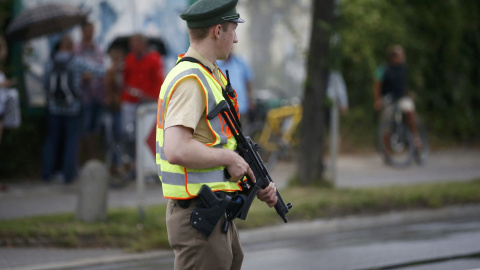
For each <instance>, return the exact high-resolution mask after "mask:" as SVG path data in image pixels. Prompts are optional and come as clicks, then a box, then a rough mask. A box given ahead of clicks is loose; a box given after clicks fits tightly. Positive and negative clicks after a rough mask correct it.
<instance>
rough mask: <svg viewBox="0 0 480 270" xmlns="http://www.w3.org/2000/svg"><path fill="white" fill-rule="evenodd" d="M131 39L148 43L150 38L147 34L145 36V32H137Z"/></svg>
mask: <svg viewBox="0 0 480 270" xmlns="http://www.w3.org/2000/svg"><path fill="white" fill-rule="evenodd" d="M130 39H132V40H139V41H141V42H143V43H144V44H147V43H148V39H147V37H146V36H144V35H143V34H140V33H136V34H133V35H132V36H131V37H130Z"/></svg>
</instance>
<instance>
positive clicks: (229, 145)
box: [156, 61, 241, 200]
mask: <svg viewBox="0 0 480 270" xmlns="http://www.w3.org/2000/svg"><path fill="white" fill-rule="evenodd" d="M219 73H220V74H219V77H220V78H221V80H222V81H223V83H224V85H226V83H227V80H226V79H225V76H224V75H223V74H222V73H221V72H219ZM186 78H194V79H196V80H197V81H198V83H199V84H200V86H201V88H202V89H203V91H204V96H205V98H206V100H205V107H206V108H205V109H206V115H208V114H209V113H210V112H211V111H213V109H214V108H215V106H217V104H218V103H220V102H221V101H222V100H225V99H224V97H223V95H222V85H221V84H220V83H219V82H218V81H217V80H216V79H215V77H214V76H213V75H212V74H211V73H210V72H209V71H207V70H206V69H205V68H204V67H203V66H202V65H200V64H197V63H193V62H188V61H182V62H180V63H178V64H177V65H176V66H175V67H174V68H173V69H172V70H171V71H170V72H169V73H168V75H167V77H166V78H165V81H164V82H163V84H162V87H161V90H160V96H159V98H158V107H157V134H156V144H157V147H156V163H157V166H158V175H159V177H160V180H161V181H162V189H163V196H164V197H165V198H171V199H180V200H181V199H190V198H193V197H196V196H197V193H198V191H199V190H200V188H201V187H202V185H208V186H209V187H210V188H211V189H212V190H213V191H219V190H221V191H227V192H228V191H237V190H241V187H240V185H239V182H231V181H229V180H228V179H227V178H226V177H225V173H224V169H225V167H223V166H221V167H215V168H208V169H200V170H198V169H197V170H195V169H189V168H185V167H183V166H180V165H174V164H170V163H169V162H168V161H167V158H166V157H165V152H164V126H163V123H164V121H165V116H166V112H167V108H168V103H169V101H170V98H171V96H172V94H173V92H174V89H175V88H176V86H177V85H178V83H180V82H181V81H182V80H184V79H186ZM231 100H232V103H233V104H234V106H235V108H236V109H237V111H238V104H237V103H236V99H231ZM185 109H188V108H185ZM205 121H207V123H208V126H209V128H210V130H211V132H212V134H213V135H214V137H215V141H214V142H213V143H210V144H206V146H208V147H213V148H226V149H231V150H235V149H236V148H237V141H236V140H235V138H234V137H233V136H232V133H231V131H230V129H229V128H228V126H227V125H226V123H225V120H224V119H223V117H222V116H221V115H217V116H216V117H215V118H214V119H212V120H208V119H205Z"/></svg>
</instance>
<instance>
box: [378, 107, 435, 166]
mask: <svg viewBox="0 0 480 270" xmlns="http://www.w3.org/2000/svg"><path fill="white" fill-rule="evenodd" d="M391 105H392V113H391V114H390V115H389V116H388V117H387V118H385V119H383V120H382V121H381V122H380V125H379V128H378V132H377V147H378V149H379V151H380V154H381V155H382V158H383V160H384V162H385V163H386V164H387V165H390V166H392V167H395V168H405V167H407V166H409V165H411V163H412V162H413V160H415V161H416V163H417V164H418V165H423V164H425V162H426V161H427V159H428V155H429V146H428V139H427V132H426V129H425V126H424V125H423V122H422V120H421V119H420V117H419V116H417V119H416V122H417V129H418V135H419V138H420V140H421V143H422V146H421V147H415V143H414V139H413V135H412V133H411V131H410V129H409V128H408V126H407V124H406V122H405V119H404V118H405V117H404V115H403V112H402V111H401V109H400V108H399V106H398V102H393V103H392V104H391Z"/></svg>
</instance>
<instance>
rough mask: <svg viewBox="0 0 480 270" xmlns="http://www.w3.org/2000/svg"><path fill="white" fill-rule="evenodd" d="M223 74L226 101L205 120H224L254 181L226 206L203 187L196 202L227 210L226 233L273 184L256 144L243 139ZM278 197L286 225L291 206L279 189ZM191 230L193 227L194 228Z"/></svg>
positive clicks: (244, 187) (230, 93) (249, 139)
mask: <svg viewBox="0 0 480 270" xmlns="http://www.w3.org/2000/svg"><path fill="white" fill-rule="evenodd" d="M226 73H227V80H228V83H227V86H226V89H224V90H223V96H224V98H225V100H224V101H221V102H220V103H219V104H218V105H217V106H216V107H215V109H214V110H213V111H212V112H210V113H209V114H208V116H207V118H208V119H209V120H212V119H214V118H215V117H217V116H218V115H219V114H220V115H221V116H222V117H223V119H224V120H225V122H226V124H227V126H228V127H229V128H230V130H231V132H232V134H233V136H234V137H235V139H236V140H237V152H238V153H239V154H240V156H241V157H243V159H244V160H245V161H246V162H247V163H248V165H250V168H251V170H252V171H253V174H254V175H255V178H256V182H255V183H253V182H252V181H251V180H250V179H247V181H244V182H243V183H242V184H241V186H242V191H241V192H240V194H239V195H236V196H235V197H232V198H231V199H230V198H228V200H229V203H227V202H226V201H225V198H218V195H217V197H215V195H214V194H213V192H212V191H211V189H210V188H209V187H208V186H206V185H205V186H203V187H202V188H201V190H200V192H199V193H198V195H199V200H200V201H201V202H203V204H204V205H205V206H207V207H209V208H210V207H211V206H212V205H217V206H220V208H223V209H225V208H226V209H227V211H226V221H225V224H224V225H223V231H224V232H227V230H228V226H229V222H230V221H231V220H233V219H235V218H240V219H242V220H245V219H246V218H247V214H248V211H249V209H250V207H251V205H252V203H253V200H254V199H255V197H256V196H257V193H258V191H259V190H260V189H263V188H266V187H267V186H268V185H269V184H270V182H273V180H272V178H271V177H270V174H269V173H268V170H267V168H266V167H265V164H264V163H263V161H262V158H261V157H260V155H259V154H258V149H259V146H258V144H256V143H254V142H253V141H252V140H251V138H250V137H248V136H247V137H245V136H244V135H243V133H242V131H241V126H240V121H239V119H238V116H237V113H236V111H235V108H234V106H233V104H232V103H231V100H230V98H229V97H233V96H234V95H235V93H234V91H233V88H232V86H231V84H230V78H229V74H228V70H227V71H226ZM225 172H226V174H227V173H228V172H227V171H225ZM212 195H213V196H212ZM223 197H224V196H223ZM277 198H278V199H277V203H276V204H275V210H276V211H277V213H278V215H279V216H280V217H281V218H282V219H283V221H284V222H285V223H287V222H288V220H287V217H286V214H287V213H288V211H289V210H290V208H292V204H291V203H288V204H285V202H284V201H283V199H282V196H280V193H279V192H278V190H277ZM222 199H223V200H222ZM215 201H217V202H215ZM222 202H223V203H222ZM227 204H229V205H235V206H234V207H228V206H227ZM239 206H240V207H239ZM229 208H233V209H235V210H234V211H228V209H229ZM194 214H195V211H194ZM194 216H195V215H192V218H194ZM200 216H201V215H200ZM195 221H196V220H193V219H192V225H193V223H194V222H195ZM194 227H196V226H195V225H194ZM212 229H213V228H212ZM206 234H207V233H206ZM208 234H209V232H208ZM208 234H207V235H208Z"/></svg>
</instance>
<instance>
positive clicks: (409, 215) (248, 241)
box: [5, 204, 480, 270]
mask: <svg viewBox="0 0 480 270" xmlns="http://www.w3.org/2000/svg"><path fill="white" fill-rule="evenodd" d="M479 213H480V204H475V205H465V206H450V207H445V208H441V209H436V210H412V211H402V212H390V213H386V214H380V215H362V216H348V217H341V218H334V219H328V220H326V219H317V220H313V221H299V222H291V223H287V224H279V225H274V226H270V227H263V228H259V229H251V230H240V231H239V234H240V239H241V242H242V245H255V244H256V243H262V242H263V243H264V242H265V241H271V240H272V239H275V240H286V239H288V238H292V237H307V236H309V235H311V234H317V233H328V232H339V231H350V230H362V229H370V228H376V227H385V226H394V225H396V226H398V225H403V224H407V223H422V222H434V221H442V220H449V219H462V218H468V217H471V216H478V215H479ZM169 257H173V251H171V250H157V251H149V252H144V253H137V254H131V253H121V254H116V255H109V256H104V257H99V258H85V259H78V260H73V261H69V262H58V263H50V264H43V265H30V266H22V267H13V268H6V269H5V270H59V269H71V268H76V267H82V266H83V267H85V266H94V265H102V264H111V263H122V262H130V261H138V260H145V259H153V258H157V259H158V258H169Z"/></svg>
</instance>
